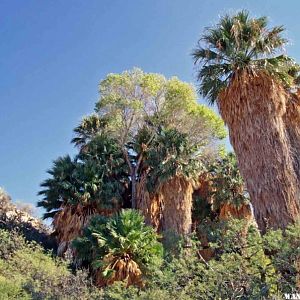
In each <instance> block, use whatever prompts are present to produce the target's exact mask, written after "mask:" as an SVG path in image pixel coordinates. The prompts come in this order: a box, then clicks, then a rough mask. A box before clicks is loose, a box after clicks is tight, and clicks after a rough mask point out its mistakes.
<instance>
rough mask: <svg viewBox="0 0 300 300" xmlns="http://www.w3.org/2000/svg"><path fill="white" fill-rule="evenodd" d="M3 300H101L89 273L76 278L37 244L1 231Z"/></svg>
mask: <svg viewBox="0 0 300 300" xmlns="http://www.w3.org/2000/svg"><path fill="white" fill-rule="evenodd" d="M0 237H1V238H2V239H1V242H0V254H1V259H0V295H1V296H0V299H36V300H38V299H39V300H42V299H80V300H81V299H100V297H101V291H99V290H98V289H96V288H95V287H94V286H93V285H92V283H91V281H90V280H89V279H88V277H87V274H86V273H84V272H80V271H78V272H77V274H76V275H74V274H72V272H71V271H70V270H69V269H68V265H67V262H64V261H62V260H60V259H56V258H54V257H53V256H52V254H51V253H50V252H48V253H45V251H44V249H43V248H42V247H41V246H39V245H38V244H36V243H32V242H31V243H29V242H26V241H25V239H24V237H22V236H20V235H18V234H17V233H15V232H12V233H10V232H8V231H5V230H0Z"/></svg>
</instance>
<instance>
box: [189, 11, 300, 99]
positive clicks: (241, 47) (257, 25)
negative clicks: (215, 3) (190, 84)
mask: <svg viewBox="0 0 300 300" xmlns="http://www.w3.org/2000/svg"><path fill="white" fill-rule="evenodd" d="M283 32H284V28H283V27H282V26H275V27H273V28H268V20H267V18H266V17H261V18H251V17H250V15H249V13H248V12H247V11H244V10H243V11H241V12H238V13H237V14H236V15H233V16H231V15H225V16H223V17H221V19H220V21H219V22H218V24H217V25H216V26H213V27H209V28H206V30H205V32H204V34H203V35H202V37H201V38H200V40H199V41H198V45H197V47H196V49H195V50H194V51H193V53H192V56H193V59H194V63H195V64H196V65H197V66H198V71H197V80H198V81H199V93H200V94H201V95H203V96H204V97H206V98H207V99H208V101H209V102H210V104H213V103H214V102H215V101H216V99H217V97H218V95H219V93H220V92H221V91H222V90H223V89H224V88H225V87H227V86H228V84H229V83H230V80H231V79H232V78H233V76H234V74H235V73H236V72H238V71H240V70H248V71H249V72H255V71H258V70H264V71H266V72H268V73H269V74H271V75H272V76H274V78H277V79H278V80H280V81H281V82H283V84H284V85H285V86H290V85H292V84H293V83H294V80H295V78H296V77H297V76H296V74H298V72H299V67H298V65H297V64H296V63H295V62H294V61H293V60H292V59H291V58H289V57H287V56H285V55H283V54H282V52H283V47H284V46H285V44H286V42H287V40H286V39H285V38H284V37H283ZM280 52H281V53H280Z"/></svg>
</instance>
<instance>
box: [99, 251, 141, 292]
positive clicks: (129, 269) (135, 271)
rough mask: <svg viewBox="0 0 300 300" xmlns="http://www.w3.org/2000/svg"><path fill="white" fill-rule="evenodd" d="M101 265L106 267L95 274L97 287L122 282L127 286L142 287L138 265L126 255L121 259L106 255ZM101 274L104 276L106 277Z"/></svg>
mask: <svg viewBox="0 0 300 300" xmlns="http://www.w3.org/2000/svg"><path fill="white" fill-rule="evenodd" d="M103 263H104V264H106V265H107V266H106V267H105V268H104V269H101V270H98V271H96V273H95V281H96V285H97V286H99V287H103V286H107V285H111V284H113V283H114V282H115V281H124V282H126V285H127V286H130V285H136V286H140V287H142V286H143V281H142V271H141V270H140V267H139V265H138V264H137V263H136V262H135V261H134V260H133V259H131V258H130V256H129V255H128V254H124V255H122V256H121V257H117V256H113V255H111V254H108V255H106V256H105V257H104V259H103ZM103 274H106V276H104V275H103Z"/></svg>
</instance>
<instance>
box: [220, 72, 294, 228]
mask: <svg viewBox="0 0 300 300" xmlns="http://www.w3.org/2000/svg"><path fill="white" fill-rule="evenodd" d="M286 101H287V96H286V93H285V91H284V89H283V88H282V87H281V85H279V84H278V83H276V82H275V81H274V80H273V79H272V78H271V77H270V76H269V75H268V74H266V73H264V72H257V73H256V74H253V73H250V72H247V71H240V72H237V73H236V74H235V77H234V78H233V79H232V81H231V83H230V85H229V87H227V88H226V89H225V90H224V91H223V92H222V93H221V95H220V97H219V101H218V105H219V109H220V113H221V115H222V117H223V119H224V121H225V123H226V124H227V125H228V127H229V135H230V141H231V144H232V146H233V148H234V150H235V153H236V155H237V158H238V165H239V169H240V171H241V174H242V175H243V177H244V179H245V182H246V186H247V190H248V192H249V194H250V198H251V201H252V204H253V208H254V215H255V218H256V221H257V223H258V226H259V229H260V230H262V231H265V229H266V228H267V227H272V228H279V227H281V228H284V227H286V225H287V224H288V223H290V222H294V221H296V219H297V218H298V217H299V211H300V209H299V188H298V185H297V176H296V174H295V171H294V168H293V160H292V155H291V147H290V142H289V139H288V137H287V133H286V130H285V125H284V122H283V115H284V114H285V112H286Z"/></svg>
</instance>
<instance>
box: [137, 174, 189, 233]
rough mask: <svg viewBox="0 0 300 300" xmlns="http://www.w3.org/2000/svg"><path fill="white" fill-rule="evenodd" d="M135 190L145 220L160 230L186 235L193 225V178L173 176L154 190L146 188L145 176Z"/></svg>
mask: <svg viewBox="0 0 300 300" xmlns="http://www.w3.org/2000/svg"><path fill="white" fill-rule="evenodd" d="M138 190H139V192H138V195H139V196H138V198H139V201H138V209H140V210H141V212H142V214H143V215H144V216H145V220H146V223H148V224H149V225H152V226H153V227H154V228H155V229H156V230H157V231H159V232H167V231H172V232H174V233H176V234H178V235H182V236H185V235H187V234H189V233H190V231H191V225H192V196H193V191H194V189H193V185H192V182H191V181H189V180H187V179H185V178H184V177H181V176H174V177H172V178H170V179H169V180H167V181H165V182H163V183H161V184H160V185H159V186H158V188H157V189H156V190H155V192H154V193H153V194H150V193H149V192H148V191H147V188H146V179H144V180H143V177H142V178H141V180H140V182H139V189H138Z"/></svg>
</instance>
